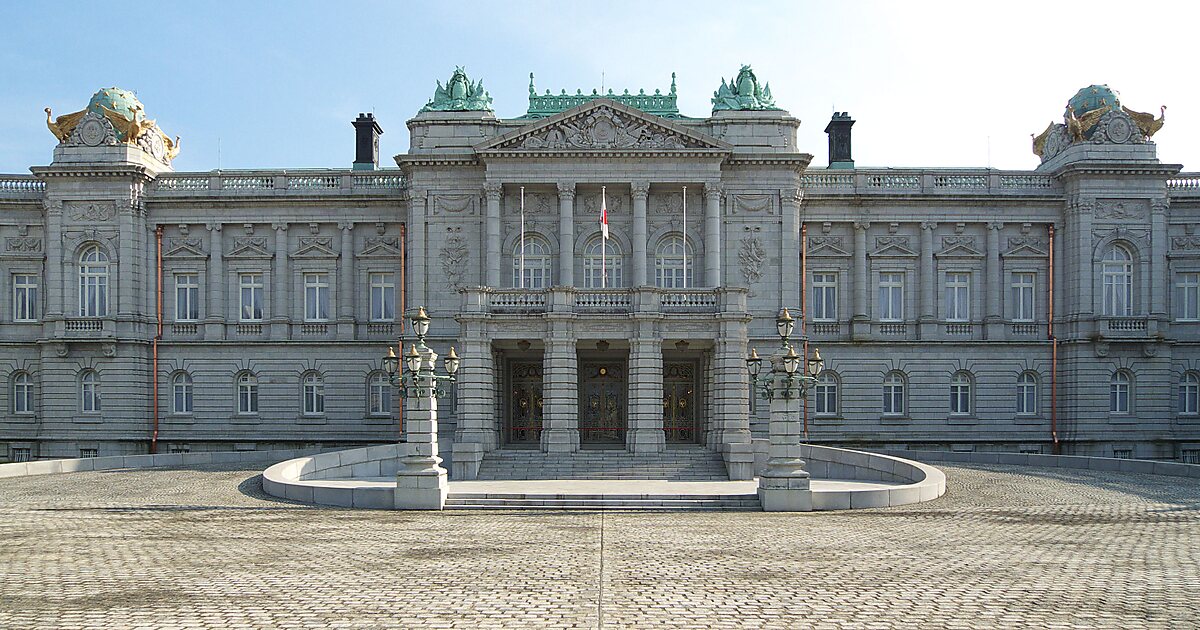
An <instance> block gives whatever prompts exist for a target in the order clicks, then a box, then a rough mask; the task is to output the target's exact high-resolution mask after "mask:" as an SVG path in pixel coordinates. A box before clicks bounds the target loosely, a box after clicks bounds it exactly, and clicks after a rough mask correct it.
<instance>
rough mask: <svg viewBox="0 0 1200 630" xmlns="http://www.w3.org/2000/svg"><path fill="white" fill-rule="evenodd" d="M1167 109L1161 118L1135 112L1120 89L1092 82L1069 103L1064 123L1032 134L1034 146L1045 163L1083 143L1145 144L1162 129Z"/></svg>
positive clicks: (1161, 112)
mask: <svg viewBox="0 0 1200 630" xmlns="http://www.w3.org/2000/svg"><path fill="white" fill-rule="evenodd" d="M1166 111H1167V106H1166V105H1163V106H1162V107H1161V108H1160V109H1159V116H1158V118H1155V117H1154V115H1153V114H1145V113H1142V112H1138V111H1134V110H1132V109H1129V108H1128V107H1125V106H1124V105H1122V104H1121V101H1120V98H1119V97H1118V95H1117V92H1115V91H1114V90H1112V89H1111V88H1109V87H1108V86H1107V85H1092V86H1089V87H1086V88H1083V89H1081V90H1079V92H1078V93H1076V95H1075V96H1074V97H1073V98H1071V100H1070V101H1068V102H1067V109H1066V112H1065V113H1064V114H1063V122H1062V123H1054V122H1052V123H1050V124H1049V125H1047V126H1046V129H1045V130H1044V131H1042V133H1040V134H1037V135H1034V134H1029V136H1030V140H1031V145H1032V146H1031V148H1032V149H1033V153H1034V155H1036V156H1038V157H1040V158H1042V161H1043V162H1044V161H1045V160H1048V159H1050V158H1051V157H1053V156H1054V155H1056V154H1058V153H1059V152H1061V151H1062V150H1063V149H1065V148H1066V147H1068V146H1070V145H1072V144H1075V143H1079V142H1088V141H1091V142H1096V143H1102V144H1103V143H1116V144H1124V143H1134V144H1140V143H1144V142H1146V141H1148V140H1150V138H1152V137H1154V134H1155V133H1157V132H1158V130H1159V129H1162V126H1163V121H1164V119H1165V118H1166ZM1113 112H1116V113H1115V114H1113ZM1118 119H1121V120H1118Z"/></svg>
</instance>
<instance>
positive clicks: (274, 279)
mask: <svg viewBox="0 0 1200 630" xmlns="http://www.w3.org/2000/svg"><path fill="white" fill-rule="evenodd" d="M271 228H272V229H274V230H275V266H274V267H273V268H272V272H271V288H272V289H273V290H272V291H271V294H272V299H271V336H272V337H275V338H277V339H286V338H287V337H288V333H289V332H290V331H289V330H288V323H289V322H290V321H291V311H290V310H289V309H288V306H289V305H288V295H290V294H291V293H292V291H291V290H289V288H290V286H291V284H292V278H291V277H290V276H289V274H288V242H287V229H288V224H286V223H272V224H271Z"/></svg>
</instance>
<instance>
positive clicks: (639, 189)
mask: <svg viewBox="0 0 1200 630" xmlns="http://www.w3.org/2000/svg"><path fill="white" fill-rule="evenodd" d="M630 194H632V195H633V198H634V200H640V201H645V200H646V199H647V198H648V197H649V196H650V182H633V183H632V184H630Z"/></svg>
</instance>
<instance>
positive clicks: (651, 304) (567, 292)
mask: <svg viewBox="0 0 1200 630" xmlns="http://www.w3.org/2000/svg"><path fill="white" fill-rule="evenodd" d="M465 292H466V301H465V306H464V309H463V310H464V312H475V313H493V314H503V315H528V314H541V313H547V312H566V313H580V314H585V313H586V314H607V313H611V314H628V313H656V314H664V315H682V314H709V313H719V312H722V311H731V312H745V310H746V297H745V292H744V291H743V290H740V289H659V288H654V287H639V288H636V289H628V288H626V289H575V288H571V287H554V288H552V289H547V290H528V289H493V288H489V287H472V288H468V289H466V290H465Z"/></svg>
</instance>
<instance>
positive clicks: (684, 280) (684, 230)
mask: <svg viewBox="0 0 1200 630" xmlns="http://www.w3.org/2000/svg"><path fill="white" fill-rule="evenodd" d="M687 285H688V281H687V186H684V187H683V288H685V289H686V288H687Z"/></svg>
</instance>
